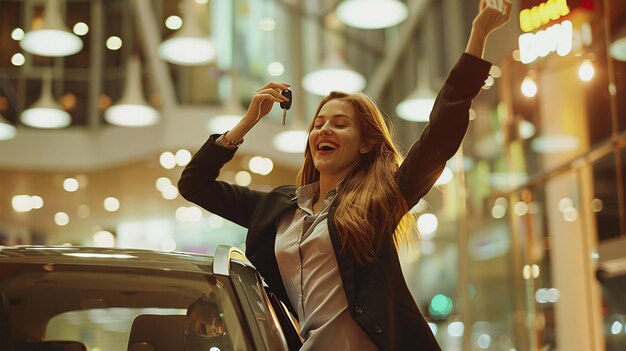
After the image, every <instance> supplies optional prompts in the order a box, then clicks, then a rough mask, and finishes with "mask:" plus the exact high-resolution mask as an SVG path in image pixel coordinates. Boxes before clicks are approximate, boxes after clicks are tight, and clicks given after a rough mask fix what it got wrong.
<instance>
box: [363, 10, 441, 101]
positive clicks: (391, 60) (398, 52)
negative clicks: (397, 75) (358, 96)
mask: <svg viewBox="0 0 626 351" xmlns="http://www.w3.org/2000/svg"><path fill="white" fill-rule="evenodd" d="M430 1H431V0H412V1H410V3H409V17H408V18H407V19H406V22H405V23H404V26H402V32H401V33H400V39H399V40H398V45H397V46H395V47H393V48H392V49H391V50H390V51H388V55H386V56H385V58H384V59H383V61H382V62H381V63H380V64H379V65H378V68H377V69H376V70H375V71H374V74H372V75H371V78H370V79H369V82H368V83H367V88H366V90H365V92H366V93H367V95H369V96H370V97H371V98H372V99H373V100H374V101H378V100H379V99H380V96H381V93H382V91H383V89H384V88H385V86H386V85H387V82H388V81H389V80H390V79H391V78H392V77H393V73H394V71H395V69H396V68H397V65H398V61H399V60H400V58H401V57H402V55H403V54H404V51H405V50H406V47H407V46H408V44H409V42H410V41H411V40H414V39H415V37H414V33H415V30H416V28H417V26H418V25H419V24H420V21H421V19H422V17H423V15H424V14H425V13H426V12H427V11H426V7H427V6H428V5H429V4H430Z"/></svg>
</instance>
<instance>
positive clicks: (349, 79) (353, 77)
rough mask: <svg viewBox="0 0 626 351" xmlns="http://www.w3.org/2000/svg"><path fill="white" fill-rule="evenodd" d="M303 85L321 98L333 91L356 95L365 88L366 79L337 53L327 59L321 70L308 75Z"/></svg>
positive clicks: (303, 80) (318, 69)
mask: <svg viewBox="0 0 626 351" xmlns="http://www.w3.org/2000/svg"><path fill="white" fill-rule="evenodd" d="M302 85H303V87H304V89H305V90H306V91H308V92H310V93H313V94H316V95H320V96H326V95H328V94H330V92H331V91H341V92H344V93H356V92H359V91H361V90H363V88H365V78H364V77H363V76H362V75H361V74H360V73H358V72H357V71H355V70H354V69H352V67H350V66H348V64H346V63H345V61H344V60H343V58H341V56H340V55H339V54H337V53H335V54H331V55H330V56H328V57H326V59H325V60H324V62H323V63H322V65H321V66H320V67H319V68H317V69H315V70H313V71H311V72H309V73H307V74H306V75H305V76H304V78H303V79H302Z"/></svg>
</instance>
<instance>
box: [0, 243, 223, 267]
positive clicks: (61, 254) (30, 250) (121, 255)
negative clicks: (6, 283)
mask: <svg viewBox="0 0 626 351" xmlns="http://www.w3.org/2000/svg"><path fill="white" fill-rule="evenodd" d="M5 263H17V264H67V265H81V266H114V267H128V268H142V269H152V270H167V271H181V272H191V273H203V274H207V273H211V272H212V270H213V257H212V256H208V255H202V254H195V253H188V252H163V251H152V250H144V249H134V248H102V247H80V246H34V245H33V246H31V245H29V246H10V247H9V246H0V264H5Z"/></svg>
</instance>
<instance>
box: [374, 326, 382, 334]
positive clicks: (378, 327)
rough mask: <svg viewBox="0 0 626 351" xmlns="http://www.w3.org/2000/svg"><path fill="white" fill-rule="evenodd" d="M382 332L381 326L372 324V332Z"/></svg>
mask: <svg viewBox="0 0 626 351" xmlns="http://www.w3.org/2000/svg"><path fill="white" fill-rule="evenodd" d="M382 332H383V328H382V327H381V326H380V325H378V324H376V325H375V326H374V333H376V334H381V333H382Z"/></svg>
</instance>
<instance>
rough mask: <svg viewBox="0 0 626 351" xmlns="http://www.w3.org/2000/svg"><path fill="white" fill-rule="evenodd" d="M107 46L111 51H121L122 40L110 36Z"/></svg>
mask: <svg viewBox="0 0 626 351" xmlns="http://www.w3.org/2000/svg"><path fill="white" fill-rule="evenodd" d="M106 46H107V49H109V50H113V51H115V50H119V49H120V48H121V47H122V39H121V38H120V37H118V36H115V35H113V36H110V37H109V38H107V40H106Z"/></svg>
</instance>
